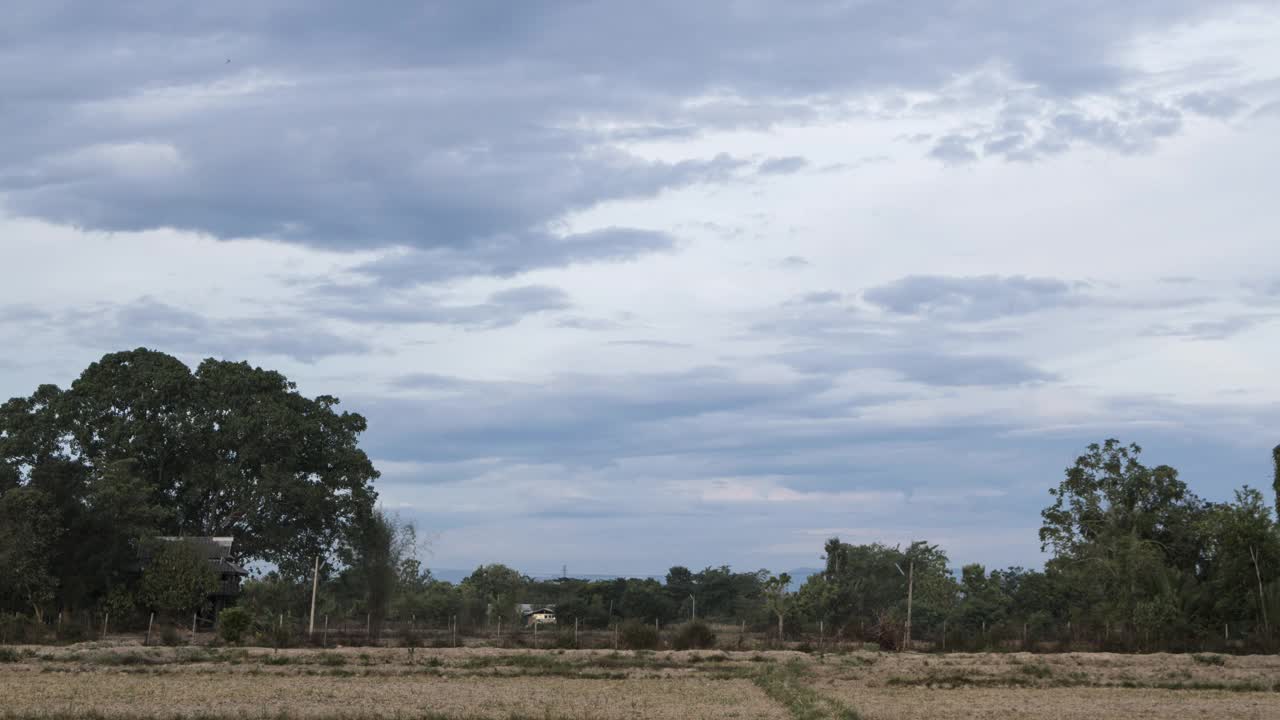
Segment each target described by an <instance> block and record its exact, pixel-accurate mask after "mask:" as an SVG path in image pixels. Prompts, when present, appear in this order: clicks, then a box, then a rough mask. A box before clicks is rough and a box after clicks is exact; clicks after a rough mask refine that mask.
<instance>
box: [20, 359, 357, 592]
mask: <svg viewBox="0 0 1280 720" xmlns="http://www.w3.org/2000/svg"><path fill="white" fill-rule="evenodd" d="M337 406H338V400H337V398H334V397H330V396H325V395H322V396H319V397H316V398H308V397H305V396H303V395H301V394H300V393H298V392H297V389H296V387H295V386H294V384H293V383H291V382H289V381H288V379H286V378H285V377H284V376H283V375H281V374H280V373H277V372H273V371H270V370H264V369H262V368H255V367H251V366H250V365H248V364H247V363H237V362H229V361H222V360H213V359H210V360H205V361H204V362H202V363H200V365H199V366H198V367H197V368H196V369H195V370H194V371H192V370H191V369H190V368H188V367H187V366H186V365H185V364H183V363H182V362H181V361H179V360H178V359H176V358H174V357H171V356H169V355H166V354H164V353H161V352H156V351H153V350H146V349H141V348H140V349H137V350H131V351H126V352H118V353H112V354H109V355H106V356H104V357H103V358H102V359H101V360H99V361H97V362H95V363H93V364H92V365H90V366H89V367H88V368H86V369H85V370H84V372H83V373H81V374H80V376H79V377H78V378H77V379H76V380H75V381H74V382H73V383H72V384H71V386H70V387H69V388H67V389H65V390H63V389H60V388H58V387H57V386H54V385H41V386H40V387H38V388H37V389H36V390H35V392H33V393H32V394H31V395H30V396H29V397H18V398H13V399H11V400H9V401H8V402H6V403H4V404H3V405H0V497H3V496H7V495H9V494H10V493H12V492H15V491H16V490H18V489H23V488H25V489H31V490H38V491H40V492H42V493H44V495H45V497H46V498H48V500H49V501H50V502H51V503H52V506H53V509H52V510H51V513H52V515H53V517H54V518H55V521H54V524H55V525H56V526H58V527H60V528H63V530H64V532H62V533H61V535H59V536H58V538H57V539H56V541H55V542H56V547H55V549H54V551H53V552H51V553H50V558H51V559H52V560H51V565H50V567H49V572H50V574H51V575H52V576H53V577H55V578H56V579H57V580H58V591H57V595H58V598H57V602H58V603H59V604H60V605H61V606H62V607H77V606H79V607H86V606H88V605H90V604H93V603H96V602H98V601H99V600H101V598H102V597H103V596H105V594H106V593H107V592H108V591H109V590H111V589H112V588H114V587H116V586H117V585H118V584H119V582H120V581H121V576H122V574H128V572H129V565H130V563H132V562H133V560H132V558H134V556H135V555H136V550H137V542H138V540H139V539H142V538H146V537H151V536H157V535H188V536H193V535H233V536H235V538H236V546H235V547H236V552H237V553H238V554H240V555H241V556H242V557H243V558H244V559H247V560H252V559H259V560H264V561H267V562H270V563H272V564H274V565H276V566H277V567H278V568H279V569H280V571H281V572H282V573H284V574H287V575H292V576H302V575H305V574H307V573H308V571H309V570H310V567H311V563H312V560H313V558H314V557H315V556H316V555H328V554H330V553H332V552H333V551H334V550H335V549H336V548H337V547H339V546H340V545H341V544H342V543H343V542H344V541H345V540H346V539H347V538H349V536H350V535H351V534H352V532H353V530H354V529H355V528H357V527H360V526H362V525H363V524H364V523H366V522H367V521H368V518H369V517H370V515H371V512H372V508H373V504H374V500H375V493H374V491H373V489H372V485H371V483H372V481H373V480H374V479H375V478H376V477H377V472H376V471H375V470H374V468H373V465H372V463H371V462H370V461H369V458H368V457H367V456H366V455H365V454H364V452H363V451H361V450H360V448H359V446H358V442H357V441H358V438H359V436H360V434H361V433H362V432H363V431H364V430H365V427H366V423H365V420H364V418H363V417H361V416H360V415H357V414H354V413H349V412H339V411H338V410H337Z"/></svg>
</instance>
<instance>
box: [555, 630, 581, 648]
mask: <svg viewBox="0 0 1280 720" xmlns="http://www.w3.org/2000/svg"><path fill="white" fill-rule="evenodd" d="M576 646H577V643H575V642H574V641H573V633H572V632H562V633H557V634H556V639H555V642H554V644H553V645H552V647H556V648H560V649H562V650H572V649H573V648H574V647H576Z"/></svg>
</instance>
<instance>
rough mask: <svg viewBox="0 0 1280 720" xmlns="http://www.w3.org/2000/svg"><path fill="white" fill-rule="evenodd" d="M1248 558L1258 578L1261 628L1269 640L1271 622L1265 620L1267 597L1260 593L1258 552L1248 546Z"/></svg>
mask: <svg viewBox="0 0 1280 720" xmlns="http://www.w3.org/2000/svg"><path fill="white" fill-rule="evenodd" d="M1249 557H1250V559H1252V560H1253V574H1254V575H1255V576H1257V578H1258V607H1260V608H1262V627H1263V628H1264V629H1265V630H1266V632H1267V639H1268V640H1270V639H1271V621H1270V620H1268V619H1267V596H1266V595H1264V594H1263V592H1262V571H1261V570H1259V569H1258V551H1257V550H1255V549H1254V548H1253V546H1252V545H1250V546H1249Z"/></svg>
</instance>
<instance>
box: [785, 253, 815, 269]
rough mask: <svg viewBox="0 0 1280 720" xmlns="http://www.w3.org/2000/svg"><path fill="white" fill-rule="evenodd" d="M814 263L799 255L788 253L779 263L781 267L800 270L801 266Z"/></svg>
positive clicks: (804, 266)
mask: <svg viewBox="0 0 1280 720" xmlns="http://www.w3.org/2000/svg"><path fill="white" fill-rule="evenodd" d="M812 264H813V263H811V262H809V261H808V260H806V259H805V258H802V257H800V256H799V255H788V256H786V257H784V258H782V259H781V260H779V261H778V265H779V266H780V267H783V268H786V269H788V270H799V269H800V268H806V267H809V266H810V265H812Z"/></svg>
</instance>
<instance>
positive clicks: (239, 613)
mask: <svg viewBox="0 0 1280 720" xmlns="http://www.w3.org/2000/svg"><path fill="white" fill-rule="evenodd" d="M252 631H253V615H252V614H251V613H250V612H249V611H248V610H246V609H244V608H242V607H229V608H225V609H223V611H222V612H220V613H218V637H221V638H222V639H223V640H224V641H226V642H228V643H231V644H232V645H238V644H240V641H241V640H243V639H244V638H245V637H247V636H248V635H249V634H250V633H252Z"/></svg>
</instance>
